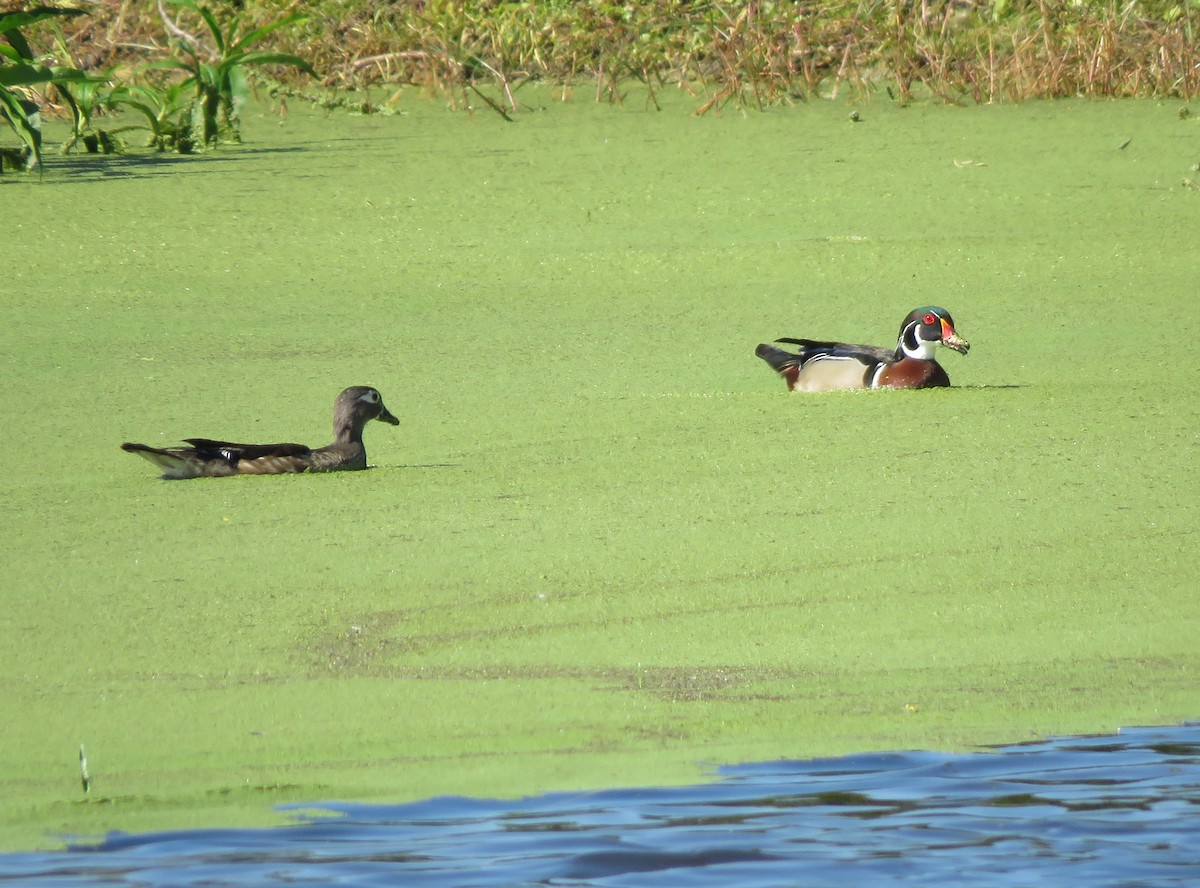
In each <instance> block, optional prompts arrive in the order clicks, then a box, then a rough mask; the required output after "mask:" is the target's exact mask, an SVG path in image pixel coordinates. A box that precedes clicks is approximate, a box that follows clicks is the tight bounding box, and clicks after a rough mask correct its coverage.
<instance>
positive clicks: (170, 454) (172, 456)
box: [121, 441, 200, 480]
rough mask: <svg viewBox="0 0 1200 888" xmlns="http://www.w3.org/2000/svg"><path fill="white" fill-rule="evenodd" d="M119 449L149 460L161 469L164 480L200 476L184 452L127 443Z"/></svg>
mask: <svg viewBox="0 0 1200 888" xmlns="http://www.w3.org/2000/svg"><path fill="white" fill-rule="evenodd" d="M121 449H122V450H124V451H125V452H126V453H136V454H137V455H138V456H140V457H143V458H145V459H148V460H150V462H152V463H154V464H155V465H156V466H158V467H159V468H160V469H162V472H163V477H164V478H169V479H175V480H178V479H183V478H197V477H199V475H200V472H199V467H198V466H197V465H196V461H195V459H194V458H192V459H189V458H188V457H189V454H188V453H187V452H186V451H184V452H181V451H178V450H159V449H158V448H157V447H147V446H146V445H145V444H133V443H131V442H129V441H126V442H125V443H124V444H122V445H121Z"/></svg>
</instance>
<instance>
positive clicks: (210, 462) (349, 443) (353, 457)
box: [121, 385, 400, 479]
mask: <svg viewBox="0 0 1200 888" xmlns="http://www.w3.org/2000/svg"><path fill="white" fill-rule="evenodd" d="M372 419H378V420H379V421H380V422H386V423H389V424H390V425H399V424H400V420H398V419H396V417H394V416H392V414H391V413H389V412H388V409H387V408H386V407H385V406H383V398H382V397H380V394H379V392H378V391H377V390H376V389H374V388H371V387H370V386H365V385H356V386H351V387H350V388H348V389H345V390H344V391H343V392H342V393H341V394H340V395H338V396H337V401H335V402H334V405H333V443H332V444H327V445H326V446H324V447H316V448H310V447H307V446H305V445H304V444H235V443H233V442H231V441H215V440H213V439H211V438H184V439H183V440H184V441H186V442H187V443H188V444H190V445H191V446H190V447H166V448H157V447H148V446H146V445H145V444H132V443H129V442H126V443H124V444H122V445H121V449H122V450H124V451H126V452H128V453H136V454H137V455H138V456H141V457H144V458H146V459H148V460H149V461H150V462H152V463H154V464H155V465H156V466H158V467H159V468H160V469H162V470H163V478H166V479H182V478H223V477H225V476H228V475H283V474H289V473H295V472H336V471H344V470H353V469H365V468H366V467H367V450H366V448H365V447H364V446H363V439H362V437H363V427H364V426H365V425H366V424H367V423H368V422H370V421H371V420H372Z"/></svg>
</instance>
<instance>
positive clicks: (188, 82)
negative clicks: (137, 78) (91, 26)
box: [149, 0, 316, 145]
mask: <svg viewBox="0 0 1200 888" xmlns="http://www.w3.org/2000/svg"><path fill="white" fill-rule="evenodd" d="M168 2H169V3H171V4H172V5H173V6H177V7H180V8H182V9H187V10H191V11H192V12H195V13H196V14H197V15H199V17H200V19H201V21H203V23H204V25H205V26H206V27H207V29H208V34H209V37H210V38H211V40H212V47H211V48H207V49H206V48H204V47H202V45H201V43H200V41H199V40H198V39H197V38H196V37H194V36H192V35H191V34H189V33H187V32H186V31H184V30H182V29H181V28H180V27H179V26H178V25H175V24H174V23H171V22H169V21H168V25H167V27H168V31H169V32H170V33H171V35H172V41H171V43H172V47H173V48H174V50H175V53H176V55H175V56H174V57H172V58H169V59H164V60H162V61H159V62H155V63H153V64H151V65H150V66H149V67H150V68H170V69H178V70H181V71H184V72H186V73H187V75H188V76H187V78H186V79H185V80H184V81H183V86H184V87H185V88H186V87H194V88H195V98H194V100H193V102H192V105H191V117H190V126H191V131H192V133H193V134H195V135H198V139H196V141H198V142H200V143H201V144H203V145H215V144H216V143H217V142H218V141H219V140H226V141H230V142H240V141H241V131H240V122H239V118H238V108H239V107H240V105H241V104H242V103H244V102H245V100H246V98H247V97H248V96H249V94H250V87H249V83H248V82H247V79H246V71H245V69H246V68H247V67H249V66H251V65H285V66H290V67H293V68H297V69H299V70H301V71H303V72H304V73H306V74H311V75H313V76H315V75H316V71H314V70H313V68H312V66H311V65H310V64H309V63H308V62H306V61H305V60H304V59H302V58H301V57H300V56H298V55H295V54H293V53H286V52H270V51H267V50H251V49H249V47H250V46H252V45H253V44H255V43H258V42H259V41H260V40H262V39H263V38H264V37H266V36H267V35H268V34H270V33H272V32H273V31H277V30H279V29H280V28H285V27H287V26H289V25H292V24H295V23H296V22H298V21H300V20H302V18H303V16H302V15H300V14H299V13H292V14H291V15H286V16H284V17H283V18H280V19H276V20H275V21H272V22H268V23H267V24H264V25H261V26H260V27H257V28H251V29H249V30H247V31H245V32H242V31H241V19H240V17H239V16H237V15H234V16H232V17H231V18H230V19H229V20H228V22H226V23H224V24H222V23H221V22H220V21H219V20H218V19H217V17H216V15H215V14H214V13H213V12H212V10H210V9H209V8H208V7H207V6H205V5H203V4H200V3H196V2H195V0H168ZM164 20H166V17H165V16H164Z"/></svg>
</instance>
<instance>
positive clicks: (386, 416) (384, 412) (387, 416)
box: [375, 404, 400, 425]
mask: <svg viewBox="0 0 1200 888" xmlns="http://www.w3.org/2000/svg"><path fill="white" fill-rule="evenodd" d="M375 418H376V419H377V420H379V421H380V422H386V423H387V424H388V425H400V420H398V419H396V417H394V416H392V414H391V413H390V412H389V411H388V409H387V408H386V407H384V406H383V405H382V404H380V405H379V415H378V416H377V417H375Z"/></svg>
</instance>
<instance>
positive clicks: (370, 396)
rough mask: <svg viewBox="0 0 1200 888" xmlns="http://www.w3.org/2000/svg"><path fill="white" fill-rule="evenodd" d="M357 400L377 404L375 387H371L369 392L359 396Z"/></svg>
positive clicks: (377, 397)
mask: <svg viewBox="0 0 1200 888" xmlns="http://www.w3.org/2000/svg"><path fill="white" fill-rule="evenodd" d="M359 400H360V401H366V402H367V403H368V404H378V403H379V392H377V391H375V389H371V390H370V391H369V392H366V393H365V394H364V395H363V396H362V397H361V398H359Z"/></svg>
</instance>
